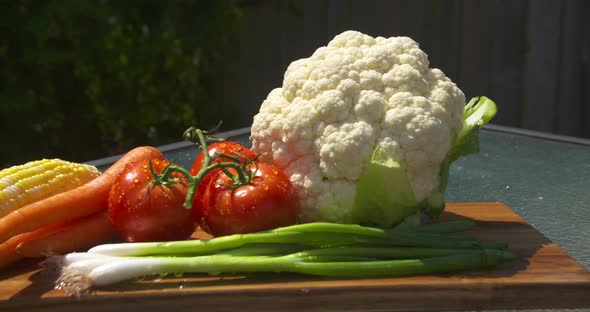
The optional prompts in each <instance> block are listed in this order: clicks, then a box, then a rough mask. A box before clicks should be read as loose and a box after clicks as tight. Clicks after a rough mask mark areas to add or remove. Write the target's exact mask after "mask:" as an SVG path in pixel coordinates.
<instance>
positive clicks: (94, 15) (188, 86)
mask: <svg viewBox="0 0 590 312" xmlns="http://www.w3.org/2000/svg"><path fill="white" fill-rule="evenodd" d="M239 19H240V14H239V10H238V8H237V7H236V6H235V5H234V3H233V2H231V1H224V0H210V1H205V0H200V1H196V0H195V1H190V0H174V1H161V0H94V1H92V0H0V128H1V129H2V130H1V131H0V146H1V148H0V151H1V152H0V165H1V166H2V167H6V166H8V165H13V164H18V163H23V162H25V161H28V160H32V159H40V158H49V157H60V158H64V159H67V160H72V161H87V160H91V159H96V158H100V157H106V156H108V155H112V154H118V153H123V152H125V151H126V150H128V149H130V148H132V147H135V146H137V145H159V144H164V143H169V142H173V141H180V140H182V138H181V135H182V132H183V131H184V129H186V128H187V127H188V126H190V125H199V126H200V127H203V128H207V127H212V126H214V125H215V124H217V120H216V99H215V94H214V93H215V92H214V91H213V90H214V89H215V87H216V84H218V83H220V81H219V80H220V74H219V73H220V72H221V71H222V70H224V66H226V65H225V64H224V60H223V58H222V55H223V51H224V49H228V48H231V46H230V45H231V43H232V40H233V39H235V38H236V37H235V36H236V35H237V32H238V31H239Z"/></svg>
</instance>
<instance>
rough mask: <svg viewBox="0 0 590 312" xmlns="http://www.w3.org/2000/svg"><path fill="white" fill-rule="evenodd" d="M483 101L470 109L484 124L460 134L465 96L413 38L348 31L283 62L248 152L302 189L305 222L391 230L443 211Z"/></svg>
mask: <svg viewBox="0 0 590 312" xmlns="http://www.w3.org/2000/svg"><path fill="white" fill-rule="evenodd" d="M483 102H485V103H486V104H485V105H483V106H484V109H483V110H481V107H482V103H483ZM483 102H482V101H479V99H478V101H475V102H473V103H471V106H470V107H471V108H473V110H474V111H486V112H487V114H485V116H486V118H487V117H489V118H487V120H484V119H485V118H483V117H482V116H481V114H480V115H478V116H479V117H480V118H479V119H477V118H476V117H477V116H476V117H474V121H473V122H472V124H473V125H472V127H471V128H469V127H467V128H469V129H467V128H466V127H465V124H464V118H465V116H466V115H465V113H466V112H467V111H466V110H465V109H464V108H465V107H467V106H465V95H464V94H463V92H462V91H461V90H460V89H459V88H458V87H457V86H456V85H455V83H453V82H452V81H451V80H450V79H449V78H447V77H446V76H445V75H444V73H443V72H442V71H440V70H439V69H432V68H429V63H428V57H427V55H426V54H425V53H424V52H423V51H422V50H420V48H419V46H418V44H417V43H416V42H415V41H413V40H412V39H410V38H408V37H392V38H383V37H377V38H373V37H371V36H368V35H365V34H362V33H360V32H357V31H346V32H344V33H342V34H340V35H337V36H336V37H335V38H334V39H333V40H332V41H330V42H329V43H328V45H327V46H326V47H321V48H319V49H317V50H316V51H315V52H314V53H313V55H312V56H311V57H309V58H305V59H300V60H297V61H294V62H293V63H291V64H290V66H289V67H288V68H287V70H286V72H285V75H284V80H283V86H282V88H276V89H274V90H272V91H271V92H270V94H269V95H268V97H267V98H266V100H265V101H264V102H263V103H262V105H261V107H260V111H259V113H258V114H256V116H255V117H254V120H253V123H252V128H251V141H252V149H253V150H254V152H256V153H257V154H258V155H259V158H260V160H261V161H266V162H271V163H273V164H275V165H276V166H278V167H279V168H281V169H283V170H284V172H285V173H286V174H287V175H288V176H289V177H290V179H291V182H292V183H293V184H294V185H295V186H296V188H297V189H298V190H299V194H300V198H301V207H302V211H301V214H300V219H301V221H302V222H312V221H328V222H339V223H364V224H372V225H378V226H383V227H391V226H395V225H397V224H399V223H400V222H402V221H403V220H404V219H406V218H408V217H410V216H415V215H418V212H420V211H422V212H424V211H427V212H430V213H431V214H437V213H440V211H441V210H442V207H443V206H444V196H443V194H444V188H445V185H446V175H447V174H448V165H449V164H450V162H451V161H452V160H454V159H452V158H456V157H458V156H461V155H463V154H466V153H463V152H461V151H462V150H468V149H469V148H471V150H473V149H477V148H476V147H475V148H473V143H475V144H477V142H475V141H477V140H475V141H473V140H468V141H470V142H471V143H470V144H469V148H465V144H462V143H461V142H462V141H463V140H462V138H464V137H466V138H470V137H471V136H472V135H468V134H471V133H474V131H472V130H473V129H474V128H476V129H478V128H479V127H481V126H483V124H485V123H486V122H487V121H488V120H489V119H490V118H491V116H493V115H494V113H495V105H494V104H493V102H491V101H490V100H489V99H487V98H485V99H484V100H483ZM477 105H479V106H477ZM468 106H469V105H468ZM475 106H477V107H475ZM492 111H493V112H492ZM490 112H491V114H490ZM490 115H491V116H490ZM482 118H483V119H482ZM464 128H465V129H467V130H465V131H463V132H465V133H463V135H462V137H461V138H459V133H461V131H462V130H463V129H464ZM475 139H477V133H475ZM453 146H459V147H461V146H463V148H462V149H460V150H457V151H455V152H452V150H453ZM471 150H470V151H471ZM433 211H434V213H433Z"/></svg>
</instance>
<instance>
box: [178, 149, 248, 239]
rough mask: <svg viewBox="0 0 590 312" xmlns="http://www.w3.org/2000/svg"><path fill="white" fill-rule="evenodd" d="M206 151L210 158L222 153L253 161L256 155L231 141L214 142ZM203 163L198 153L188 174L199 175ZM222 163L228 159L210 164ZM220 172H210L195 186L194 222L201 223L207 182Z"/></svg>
mask: <svg viewBox="0 0 590 312" xmlns="http://www.w3.org/2000/svg"><path fill="white" fill-rule="evenodd" d="M207 151H208V152H209V155H211V156H213V154H215V153H216V152H217V153H224V154H228V155H235V154H236V153H239V154H240V155H241V156H243V157H240V159H241V160H253V159H254V158H256V154H254V152H253V151H252V150H250V149H249V148H247V147H246V146H244V145H242V144H239V143H237V142H232V141H221V142H215V143H213V144H211V145H209V146H208V147H207ZM204 161H205V155H204V154H203V153H200V154H199V155H198V156H197V158H195V161H194V162H193V165H192V167H191V169H190V171H189V172H190V174H191V175H193V176H194V175H196V174H197V173H199V171H200V170H201V168H202V167H203V162H204ZM222 161H228V159H227V158H226V157H219V158H216V159H214V160H213V162H212V163H211V164H214V163H218V162H222ZM220 171H221V170H220V169H215V170H212V171H211V172H209V173H208V174H207V175H206V176H205V177H204V178H203V179H202V180H201V183H199V185H198V186H197V190H196V191H195V198H194V200H193V207H192V209H193V210H194V211H195V218H197V219H195V220H196V221H197V222H200V221H201V215H202V214H203V198H204V194H205V190H206V189H207V185H209V182H210V181H211V179H212V178H213V177H214V176H216V175H217V173H219V172H220ZM204 230H206V231H207V229H206V228H204Z"/></svg>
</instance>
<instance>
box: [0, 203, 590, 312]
mask: <svg viewBox="0 0 590 312" xmlns="http://www.w3.org/2000/svg"><path fill="white" fill-rule="evenodd" d="M461 218H471V219H474V220H476V221H477V224H478V225H477V227H476V229H475V230H474V231H473V232H474V233H475V234H477V235H479V236H480V237H481V238H482V239H483V240H486V241H500V240H501V241H508V242H509V243H510V248H509V250H511V251H513V252H514V253H516V254H518V255H519V256H520V257H521V258H520V260H516V261H513V262H509V263H505V264H502V265H501V266H499V267H497V268H496V269H494V270H485V271H477V272H475V271H474V272H468V273H464V274H454V275H448V274H443V275H425V276H414V277H404V278H378V279H327V278H316V277H307V276H301V275H295V274H254V275H248V276H247V275H235V276H223V277H210V276H203V275H187V276H184V277H170V278H163V279H159V280H154V279H152V278H150V279H145V280H142V281H132V282H128V283H124V284H120V285H117V286H113V287H109V288H104V289H100V290H97V291H95V292H93V293H92V294H90V295H87V296H82V297H70V296H67V295H66V294H65V293H63V292H61V291H59V290H54V289H53V288H52V277H51V276H49V275H46V274H44V272H41V271H40V270H39V269H36V266H35V263H22V264H21V265H20V266H18V267H14V268H12V269H11V270H10V271H9V272H3V273H0V311H13V310H14V311H16V310H19V311H78V310H82V309H83V310H84V311H98V310H109V309H116V310H117V311H119V310H123V309H133V310H141V311H160V310H163V309H174V311H175V312H176V311H184V310H191V311H192V310H197V309H212V308H213V309H214V310H215V311H244V310H256V311H276V310H279V309H280V310H288V311H295V310H297V311H300V310H302V309H305V310H306V311H307V310H309V311H312V310H313V311H332V310H333V311H358V310H362V311H383V310H387V311H429V310H430V311H440V310H463V309H470V310H473V309H503V308H504V309H516V308H580V307H590V299H589V297H588V294H590V273H589V272H588V271H587V270H586V269H585V268H584V267H583V266H581V265H580V264H578V263H577V262H576V261H575V260H574V259H572V258H571V257H569V256H568V255H567V254H565V253H564V252H563V250H561V249H560V248H559V247H558V246H557V245H555V244H554V243H552V242H550V241H549V240H547V239H546V238H545V237H544V236H543V235H541V234H540V233H539V232H537V231H536V230H535V229H534V228H533V227H532V226H531V225H529V224H527V223H526V222H525V221H524V220H523V219H522V218H521V217H519V216H518V215H517V214H516V213H514V212H513V211H512V210H511V209H510V208H509V207H507V206H505V205H503V204H500V203H451V204H448V205H447V211H446V212H445V214H444V216H443V219H444V220H451V219H461Z"/></svg>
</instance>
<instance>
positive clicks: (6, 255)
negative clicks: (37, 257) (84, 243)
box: [0, 224, 63, 268]
mask: <svg viewBox="0 0 590 312" xmlns="http://www.w3.org/2000/svg"><path fill="white" fill-rule="evenodd" d="M62 226H63V225H62V224H54V225H51V226H47V227H44V228H41V229H38V230H36V231H33V232H28V233H22V234H19V235H16V236H13V237H11V238H10V239H9V240H7V241H5V242H4V243H2V244H0V268H3V267H5V266H7V265H9V264H12V263H14V262H16V261H18V260H20V259H23V258H24V256H23V255H21V254H19V253H18V252H17V251H16V248H17V246H18V245H20V244H21V243H23V242H26V241H28V240H31V239H35V238H40V237H44V236H46V235H49V234H52V233H55V232H56V231H58V230H59V228H60V227H62Z"/></svg>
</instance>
